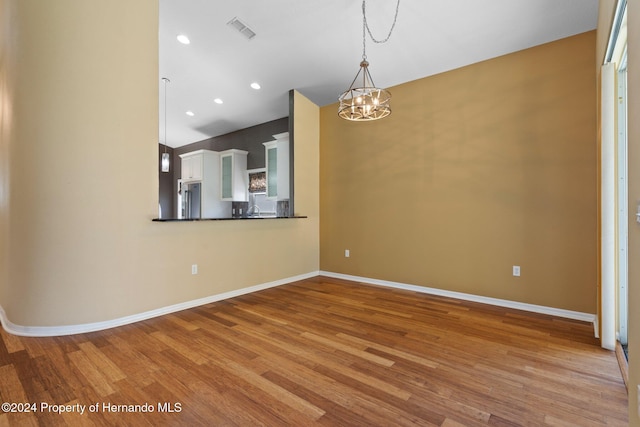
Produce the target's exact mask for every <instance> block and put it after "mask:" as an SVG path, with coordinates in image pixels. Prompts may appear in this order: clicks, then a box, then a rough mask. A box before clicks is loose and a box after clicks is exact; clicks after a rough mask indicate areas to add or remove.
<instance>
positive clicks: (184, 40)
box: [177, 34, 191, 44]
mask: <svg viewBox="0 0 640 427" xmlns="http://www.w3.org/2000/svg"><path fill="white" fill-rule="evenodd" d="M177 39H178V41H179V42H180V43H182V44H189V43H191V40H189V37H187V36H185V35H184V34H178V37H177Z"/></svg>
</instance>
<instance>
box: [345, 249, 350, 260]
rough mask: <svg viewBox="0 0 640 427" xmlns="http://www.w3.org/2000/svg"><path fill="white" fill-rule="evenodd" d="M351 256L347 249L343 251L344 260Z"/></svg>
mask: <svg viewBox="0 0 640 427" xmlns="http://www.w3.org/2000/svg"><path fill="white" fill-rule="evenodd" d="M350 256H351V252H349V249H345V250H344V257H345V258H349V257H350Z"/></svg>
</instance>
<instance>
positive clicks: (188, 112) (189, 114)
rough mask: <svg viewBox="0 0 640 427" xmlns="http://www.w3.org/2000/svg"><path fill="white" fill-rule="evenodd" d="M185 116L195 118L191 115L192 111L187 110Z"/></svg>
mask: <svg viewBox="0 0 640 427" xmlns="http://www.w3.org/2000/svg"><path fill="white" fill-rule="evenodd" d="M185 114H186V115H187V116H190V117H193V116H195V114H193V111H191V110H189V111H187V112H186V113H185Z"/></svg>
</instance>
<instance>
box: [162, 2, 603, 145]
mask: <svg viewBox="0 0 640 427" xmlns="http://www.w3.org/2000/svg"><path fill="white" fill-rule="evenodd" d="M395 5H396V0H367V3H366V10H367V20H368V22H369V27H370V29H371V31H372V32H373V35H374V36H375V37H376V38H384V37H386V34H387V33H388V31H389V28H390V27H391V24H392V22H393V16H394V13H395ZM597 15H598V0H457V1H446V0H401V1H400V11H399V14H398V19H397V24H396V27H395V30H394V32H393V34H392V36H391V38H390V40H389V41H388V42H387V43H384V44H374V43H373V42H372V41H371V40H370V39H367V58H368V60H369V62H370V67H369V70H370V71H371V74H372V76H373V79H374V81H375V83H376V85H377V86H382V87H390V86H394V85H397V84H400V83H404V82H407V81H411V80H416V79H419V78H422V77H426V76H430V75H433V74H437V73H441V72H444V71H448V70H452V69H455V68H459V67H462V66H465V65H468V64H472V63H475V62H479V61H483V60H486V59H490V58H495V57H497V56H501V55H505V54H508V53H511V52H515V51H518V50H522V49H526V48H529V47H532V46H536V45H539V44H543V43H547V42H550V41H553V40H557V39H561V38H564V37H568V36H571V35H575V34H579V33H583V32H585V31H589V30H593V29H595V28H596V22H597ZM234 17H237V18H239V19H240V20H241V21H243V22H244V23H245V24H247V25H248V26H249V27H250V28H251V29H252V30H253V31H254V32H255V33H256V36H255V37H254V38H253V39H251V40H247V39H246V38H245V37H244V36H242V35H241V34H240V33H238V32H237V31H236V30H234V29H233V28H232V27H231V26H229V25H227V23H228V22H229V21H230V20H231V19H233V18H234ZM178 34H185V35H187V36H188V37H189V38H190V40H191V44H189V45H183V44H181V43H179V42H178V41H177V39H176V36H177V35H178ZM159 42H160V70H159V78H158V81H159V86H158V87H159V95H160V97H159V98H160V142H164V141H165V139H166V141H167V144H168V145H169V146H171V147H179V146H182V145H185V144H189V143H193V142H197V141H201V140H203V139H207V138H210V137H212V136H218V135H223V134H226V133H229V132H232V131H235V130H238V129H243V128H246V127H250V126H253V125H256V124H260V123H264V122H267V121H270V120H275V119H278V118H281V117H284V116H287V115H288V108H289V107H288V105H289V104H288V92H289V90H290V89H296V90H298V91H299V92H300V93H302V94H303V95H305V96H306V97H307V98H309V99H310V100H311V101H313V102H314V103H316V104H318V105H320V106H324V105H327V104H331V103H334V102H336V101H337V97H338V96H339V95H340V93H342V92H343V91H344V90H346V89H347V87H348V86H349V84H350V83H351V81H352V80H353V78H354V77H355V74H356V73H357V71H358V69H359V63H360V60H361V58H362V2H361V1H360V0H269V1H265V0H233V1H222V0H160V34H159ZM162 77H167V78H169V79H170V80H171V83H168V85H167V94H166V96H167V122H166V129H167V130H166V138H165V130H164V124H165V123H164V95H165V90H164V83H163V82H162V80H161V78H162ZM252 82H258V83H260V85H261V86H262V89H260V90H257V91H256V90H254V89H251V88H250V86H249V85H250V84H251V83H252ZM215 98H220V99H222V100H223V102H224V103H223V104H221V105H218V104H216V103H214V102H213V100H214V99H215ZM392 108H393V103H392ZM186 111H193V113H194V114H195V115H194V116H193V117H189V116H187V115H186V114H185V113H186Z"/></svg>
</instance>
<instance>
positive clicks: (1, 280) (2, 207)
mask: <svg viewBox="0 0 640 427" xmlns="http://www.w3.org/2000/svg"><path fill="white" fill-rule="evenodd" d="M13 9H14V8H13V5H12V4H11V2H10V1H9V0H0V302H1V301H3V300H4V299H6V297H7V295H8V293H9V285H8V282H9V272H8V268H9V191H10V188H9V166H10V164H11V163H10V160H11V158H10V156H11V152H10V150H9V141H10V140H11V136H12V132H13V128H12V122H13V102H14V91H13V81H14V78H15V70H14V66H13V65H14V64H15V48H14V45H13V42H14V37H15V26H14V25H13V22H14V16H13Z"/></svg>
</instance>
